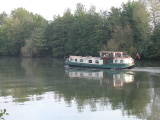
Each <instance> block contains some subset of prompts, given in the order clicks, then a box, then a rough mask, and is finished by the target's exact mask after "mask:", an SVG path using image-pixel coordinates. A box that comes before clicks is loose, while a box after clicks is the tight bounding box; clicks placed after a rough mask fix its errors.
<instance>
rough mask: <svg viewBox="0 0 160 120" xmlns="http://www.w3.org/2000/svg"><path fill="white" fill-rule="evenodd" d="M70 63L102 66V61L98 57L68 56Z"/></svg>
mask: <svg viewBox="0 0 160 120" xmlns="http://www.w3.org/2000/svg"><path fill="white" fill-rule="evenodd" d="M69 61H70V62H76V63H87V64H99V65H102V64H103V59H101V58H100V57H92V56H86V57H83V56H69Z"/></svg>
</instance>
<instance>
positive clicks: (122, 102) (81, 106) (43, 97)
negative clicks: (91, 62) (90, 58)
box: [0, 58, 160, 120]
mask: <svg viewBox="0 0 160 120" xmlns="http://www.w3.org/2000/svg"><path fill="white" fill-rule="evenodd" d="M0 68H1V69H0V103H1V104H7V106H9V105H10V104H11V103H12V106H9V107H8V109H10V108H12V107H13V106H16V105H17V104H21V105H22V106H27V105H26V104H27V103H28V102H29V103H30V105H31V106H34V104H36V103H38V102H42V103H43V104H44V105H46V106H47V105H48V103H49V105H48V106H50V105H52V104H53V103H54V104H56V103H60V104H62V105H64V106H65V105H66V106H67V107H64V109H69V107H70V108H73V107H75V108H76V110H78V111H79V112H85V111H86V110H88V113H89V111H92V112H93V111H94V112H95V113H94V114H96V113H97V114H98V111H104V112H105V111H107V110H108V111H115V110H120V112H121V113H122V116H118V117H119V118H122V119H123V116H136V118H137V119H138V118H139V119H148V120H157V119H159V118H160V115H159V113H160V104H159V103H160V89H159V88H160V75H159V73H155V74H152V73H151V72H149V71H153V70H154V68H147V70H145V71H144V69H146V68H141V69H143V71H140V70H141V69H139V68H136V69H133V70H116V71H114V70H94V69H92V70H90V69H64V65H63V60H53V59H17V58H12V59H11V58H1V59H0ZM156 70H157V69H156ZM146 71H147V72H146ZM48 101H49V102H48ZM35 102H36V103H35ZM56 105H57V104H56ZM58 105H59V104H58ZM22 106H19V107H20V108H23V107H22ZM68 106H69V107H68ZM31 108H32V109H36V108H37V107H31ZM6 109H7V108H6ZM57 110H58V109H57ZM24 111H25V109H24ZM55 111H56V110H55ZM61 111H63V109H61ZM12 112H13V111H12ZM47 112H48V113H51V111H47ZM72 112H73V111H72ZM72 112H70V113H69V114H72ZM9 113H10V112H9ZM17 114H18V113H17ZM38 114H41V112H40V113H38ZM62 114H63V112H62ZM77 114H78V113H77ZM10 115H12V113H10ZM116 115H117V114H116ZM17 116H18V115H17ZM64 118H65V117H64ZM97 119H98V118H97Z"/></svg>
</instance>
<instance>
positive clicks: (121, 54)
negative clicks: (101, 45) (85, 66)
mask: <svg viewBox="0 0 160 120" xmlns="http://www.w3.org/2000/svg"><path fill="white" fill-rule="evenodd" d="M99 53H100V57H102V58H124V57H125V58H126V57H129V56H128V55H127V53H125V52H113V51H100V52H99Z"/></svg>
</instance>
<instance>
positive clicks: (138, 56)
mask: <svg viewBox="0 0 160 120" xmlns="http://www.w3.org/2000/svg"><path fill="white" fill-rule="evenodd" d="M136 59H138V60H140V59H141V56H140V54H139V53H138V52H137V53H136Z"/></svg>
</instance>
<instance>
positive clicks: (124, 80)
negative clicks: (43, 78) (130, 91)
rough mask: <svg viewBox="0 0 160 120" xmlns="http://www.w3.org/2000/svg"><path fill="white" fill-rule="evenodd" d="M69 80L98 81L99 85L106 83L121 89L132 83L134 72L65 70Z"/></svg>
mask: <svg viewBox="0 0 160 120" xmlns="http://www.w3.org/2000/svg"><path fill="white" fill-rule="evenodd" d="M65 73H66V74H67V75H68V77H69V78H79V79H84V78H86V79H90V80H99V81H100V84H103V82H106V84H111V83H112V86H113V87H123V86H124V85H125V84H128V83H132V82H134V72H133V71H124V70H114V71H112V70H92V69H83V68H82V69H76V68H72V69H69V68H68V69H66V70H65Z"/></svg>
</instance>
